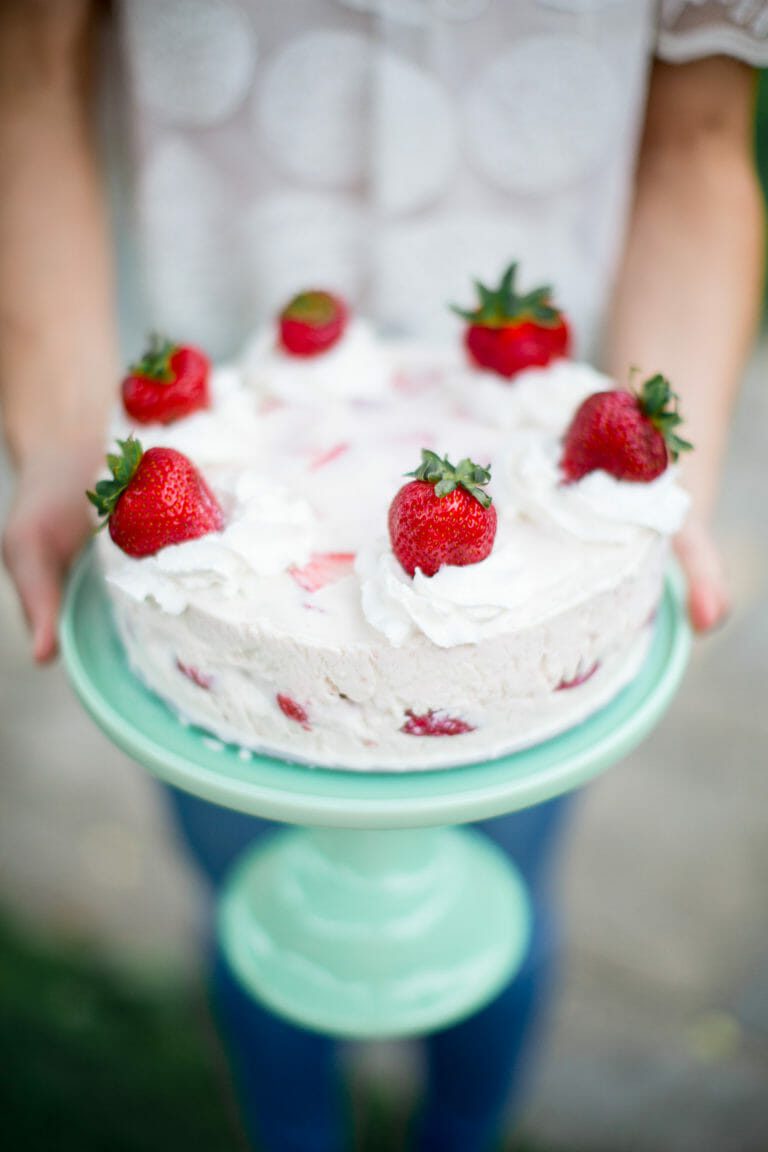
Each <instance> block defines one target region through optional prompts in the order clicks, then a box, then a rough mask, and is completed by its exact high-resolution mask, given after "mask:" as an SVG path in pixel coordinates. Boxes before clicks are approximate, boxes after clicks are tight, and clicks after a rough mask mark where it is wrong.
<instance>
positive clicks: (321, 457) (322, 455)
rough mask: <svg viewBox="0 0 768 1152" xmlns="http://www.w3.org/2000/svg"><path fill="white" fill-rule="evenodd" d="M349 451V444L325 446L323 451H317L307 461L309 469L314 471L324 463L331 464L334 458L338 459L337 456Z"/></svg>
mask: <svg viewBox="0 0 768 1152" xmlns="http://www.w3.org/2000/svg"><path fill="white" fill-rule="evenodd" d="M348 451H349V444H344V443H341V444H334V445H333V447H332V448H327V449H326V450H325V451H324V452H318V453H317V455H316V456H313V457H312V459H311V460H310V462H309V468H310V471H312V472H314V471H316V469H318V468H323V467H324V466H325V465H326V464H331V463H332V462H333V461H334V460H338V458H339V456H343V455H344V453H345V452H348Z"/></svg>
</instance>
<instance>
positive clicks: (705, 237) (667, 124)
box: [609, 57, 763, 631]
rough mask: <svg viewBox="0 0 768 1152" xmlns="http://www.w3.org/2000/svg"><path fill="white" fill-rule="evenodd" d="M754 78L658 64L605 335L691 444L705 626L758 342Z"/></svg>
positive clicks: (698, 607)
mask: <svg viewBox="0 0 768 1152" xmlns="http://www.w3.org/2000/svg"><path fill="white" fill-rule="evenodd" d="M754 88H755V84H754V76H753V74H752V73H751V71H750V69H748V68H747V67H745V66H744V65H742V64H739V63H738V62H736V61H733V60H727V59H725V58H721V57H713V58H710V59H707V60H702V61H699V62H696V63H693V64H686V65H676V66H672V65H666V64H661V63H658V64H656V65H655V67H654V71H653V76H652V82H651V88H650V94H649V102H648V111H647V116H646V124H645V132H644V138H643V143H642V148H641V152H640V160H639V166H638V170H637V178H636V195H635V203H634V209H633V214H632V220H631V226H630V230H629V235H628V242H627V247H626V251H625V257H624V262H623V267H622V270H621V275H620V279H619V284H618V290H617V294H616V300H615V309H614V317H613V324H612V328H611V332H610V346H609V357H610V365H611V369H612V372H613V374H614V375H615V376H616V378H617V379H618V380H626V378H627V373H628V369H629V366H630V365H638V366H639V367H640V368H642V369H643V370H645V371H648V372H653V371H661V372H663V373H664V374H665V375H666V376H668V377H669V378H670V380H671V381H672V384H673V387H674V388H675V390H676V391H677V392H678V393H679V394H680V396H681V411H682V412H683V415H684V416H685V418H686V424H685V430H684V435H685V436H686V438H687V439H690V440H692V441H693V443H694V444H695V446H696V450H695V452H693V453H691V454H690V456H689V457H687V458H686V460H685V464H684V472H685V479H686V483H687V484H688V487H689V489H690V491H691V493H692V496H693V501H694V505H693V512H692V516H691V518H690V521H689V525H688V527H687V528H686V530H685V531H684V532H683V534H682V535H681V538H680V540H679V541H678V552H679V555H680V557H681V560H682V562H683V565H684V567H685V568H686V571H687V574H688V578H689V584H690V612H691V618H692V620H693V623H694V625H695V627H697V628H698V629H699V630H701V631H705V630H706V629H708V628H711V627H713V626H714V625H716V624H717V623H719V622H720V620H721V619H722V617H723V616H724V615H725V613H726V611H727V607H728V599H727V591H726V586H725V582H724V579H723V575H722V570H721V566H720V561H719V557H718V554H717V551H716V549H715V546H714V544H713V542H712V539H711V536H710V525H711V518H712V513H713V508H714V503H715V498H716V493H717V483H718V476H719V471H720V464H721V460H722V456H723V452H724V449H725V446H726V439H727V432H728V425H729V420H730V412H731V407H732V403H733V400H734V397H735V394H736V390H737V387H738V384H739V379H740V377H741V374H742V372H743V369H744V365H745V362H746V359H747V356H748V354H749V349H750V346H751V343H752V340H753V337H754V332H755V327H756V324H757V318H758V313H759V305H760V290H761V285H762V271H763V267H762V265H763V213H762V198H761V195H760V189H759V185H758V181H757V176H756V174H755V169H754V162H753V156H752V148H753V145H752V131H753V109H754Z"/></svg>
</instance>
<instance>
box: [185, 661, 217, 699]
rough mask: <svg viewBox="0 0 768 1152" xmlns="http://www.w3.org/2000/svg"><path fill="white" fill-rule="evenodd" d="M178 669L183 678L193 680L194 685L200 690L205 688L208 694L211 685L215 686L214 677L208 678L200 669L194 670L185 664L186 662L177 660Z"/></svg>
mask: <svg viewBox="0 0 768 1152" xmlns="http://www.w3.org/2000/svg"><path fill="white" fill-rule="evenodd" d="M176 667H177V668H178V670H179V672H181V674H182V676H186V678H187V680H191V681H192V683H193V684H197V686H198V688H203V689H205V691H206V692H210V690H211V685H212V684H213V677H212V676H206V675H205V673H203V672H201V671H200V670H199V669H198V668H193V667H192V665H191V664H184V662H183V661H181V660H179V659H177V660H176Z"/></svg>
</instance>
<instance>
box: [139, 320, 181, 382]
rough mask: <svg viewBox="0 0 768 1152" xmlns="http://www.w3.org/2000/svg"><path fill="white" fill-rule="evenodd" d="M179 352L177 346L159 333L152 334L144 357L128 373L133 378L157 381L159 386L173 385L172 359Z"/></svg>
mask: <svg viewBox="0 0 768 1152" xmlns="http://www.w3.org/2000/svg"><path fill="white" fill-rule="evenodd" d="M177 351H178V345H177V344H173V343H171V341H170V340H168V339H166V337H165V336H161V335H160V333H159V332H152V333H150V336H149V340H148V343H147V348H146V351H145V352H144V355H143V356H142V358H141V359H140V360H137V361H136V363H135V364H131V365H130V367H129V368H128V371H129V372H130V373H131V374H132V375H133V376H146V377H147V379H149V380H157V382H158V383H159V384H171V383H172V382H173V369H172V368H171V357H172V356H173V355H174V353H175V352H177Z"/></svg>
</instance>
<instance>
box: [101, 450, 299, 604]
mask: <svg viewBox="0 0 768 1152" xmlns="http://www.w3.org/2000/svg"><path fill="white" fill-rule="evenodd" d="M208 479H209V480H210V482H211V487H212V488H213V490H214V493H215V495H216V496H217V498H218V499H219V502H220V504H221V506H222V508H223V509H224V513H225V517H226V526H225V527H224V529H223V530H222V531H221V532H213V533H209V534H208V535H207V536H201V537H199V538H198V539H197V540H187V541H185V542H184V543H183V544H172V545H169V546H168V547H167V548H163V549H161V550H160V551H159V552H157V553H155V555H154V556H145V557H142V558H140V559H139V558H135V557H131V556H126V555H125V554H124V553H123V552H121V551H120V549H118V548H117V547H116V545H114V544H112V542H111V541H109V540H107V541H105V547H107V546H108V547H109V548H110V549H111V550H112V556H111V558H110V564H109V566H108V568H107V580H108V581H109V582H110V583H111V584H114V585H115V586H116V587H117V588H120V589H121V590H122V591H123V592H125V593H126V594H127V595H128V596H130V597H131V598H132V599H134V600H148V599H153V600H155V601H156V602H157V604H158V605H159V606H160V607H161V608H162V609H163V610H164V611H166V612H168V613H170V614H171V615H178V614H180V613H181V612H183V611H184V609H185V608H186V607H187V604H188V603H189V599H190V596H191V595H192V594H193V593H196V592H200V591H201V590H211V591H215V592H216V593H217V595H222V596H226V597H233V596H237V595H239V594H240V593H243V592H247V591H248V590H249V589H250V590H253V588H254V582H255V581H256V580H258V578H260V577H262V578H263V577H266V576H274V575H277V574H279V573H281V572H283V571H284V570H285V569H286V568H287V567H288V566H289V565H292V564H304V563H306V561H307V560H308V559H309V557H310V555H311V552H312V544H313V536H314V520H315V517H314V513H313V511H312V509H311V507H310V505H309V504H308V503H307V502H306V501H305V500H300V499H296V497H295V496H292V495H291V494H290V493H289V492H288V491H287V490H286V489H284V488H282V487H280V486H278V485H276V484H274V482H273V481H271V480H270V479H269V478H268V477H266V476H264V475H263V474H261V473H259V472H256V471H253V470H251V471H248V472H244V473H241V474H239V475H235V474H231V473H230V474H226V473H225V474H222V475H220V476H218V477H214V478H211V477H208Z"/></svg>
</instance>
